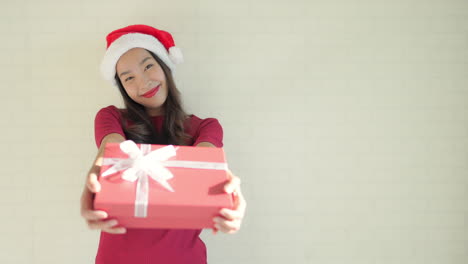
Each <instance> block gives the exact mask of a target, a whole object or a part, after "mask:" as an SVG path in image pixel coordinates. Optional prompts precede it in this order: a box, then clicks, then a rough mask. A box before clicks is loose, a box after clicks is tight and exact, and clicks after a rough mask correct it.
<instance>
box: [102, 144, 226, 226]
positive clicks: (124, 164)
mask: <svg viewBox="0 0 468 264" xmlns="http://www.w3.org/2000/svg"><path fill="white" fill-rule="evenodd" d="M227 181H228V176H227V163H226V159H225V155H224V151H223V149H222V148H209V147H189V146H172V145H149V144H135V143H134V142H133V141H130V140H127V141H125V142H122V143H120V144H119V143H108V144H106V146H105V149H104V160H103V165H102V167H101V173H100V177H99V182H100V184H101V190H100V191H99V192H98V193H96V196H95V199H94V208H95V210H103V211H106V212H107V213H108V215H109V218H111V219H117V220H118V222H119V226H123V227H127V228H181V229H201V228H213V217H215V216H217V215H218V213H219V210H220V209H221V208H231V209H232V208H233V197H232V195H231V194H227V193H226V192H225V191H224V185H225V184H226V183H227Z"/></svg>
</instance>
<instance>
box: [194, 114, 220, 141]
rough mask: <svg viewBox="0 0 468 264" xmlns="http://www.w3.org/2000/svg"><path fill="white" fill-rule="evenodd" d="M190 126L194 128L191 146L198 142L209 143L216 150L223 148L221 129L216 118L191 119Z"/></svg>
mask: <svg viewBox="0 0 468 264" xmlns="http://www.w3.org/2000/svg"><path fill="white" fill-rule="evenodd" d="M192 125H194V127H197V128H196V132H195V133H194V137H193V140H194V142H193V146H196V145H197V144H198V143H200V142H210V143H211V144H213V145H215V146H216V147H218V148H221V147H223V128H222V127H221V124H220V123H219V122H218V120H217V119H216V118H206V119H200V118H198V117H196V116H193V118H192Z"/></svg>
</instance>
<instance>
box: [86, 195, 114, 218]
mask: <svg viewBox="0 0 468 264" xmlns="http://www.w3.org/2000/svg"><path fill="white" fill-rule="evenodd" d="M92 196H93V194H92V193H91V192H90V191H89V190H88V189H86V188H85V189H84V190H83V195H82V196H81V216H83V218H85V219H87V220H99V219H104V218H107V217H108V215H107V213H106V212H104V211H100V210H93V197H92Z"/></svg>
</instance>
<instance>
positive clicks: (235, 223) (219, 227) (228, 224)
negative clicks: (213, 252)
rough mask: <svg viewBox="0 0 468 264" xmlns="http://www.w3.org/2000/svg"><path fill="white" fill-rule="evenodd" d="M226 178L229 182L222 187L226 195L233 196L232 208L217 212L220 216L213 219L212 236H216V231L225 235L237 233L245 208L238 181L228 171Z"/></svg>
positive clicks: (245, 204)
mask: <svg viewBox="0 0 468 264" xmlns="http://www.w3.org/2000/svg"><path fill="white" fill-rule="evenodd" d="M228 177H229V178H230V180H229V181H228V182H227V183H226V185H224V190H225V191H226V192H227V193H232V194H234V195H233V197H234V208H233V209H232V210H231V209H227V208H223V209H221V210H220V211H219V214H220V215H221V216H217V217H215V218H213V221H214V223H215V224H214V227H215V228H214V229H213V233H214V234H216V232H217V231H221V232H224V233H227V234H233V233H236V232H237V231H239V229H240V226H241V224H242V219H243V218H244V214H245V208H246V206H247V203H246V202H245V199H244V196H242V192H241V188H240V179H239V178H238V177H237V176H235V175H234V174H232V172H231V171H230V170H228Z"/></svg>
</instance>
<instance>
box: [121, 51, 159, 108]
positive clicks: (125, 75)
mask: <svg viewBox="0 0 468 264" xmlns="http://www.w3.org/2000/svg"><path fill="white" fill-rule="evenodd" d="M116 71H117V75H118V76H119V79H120V82H121V83H122V85H123V87H124V89H125V91H126V92H127V94H128V96H130V98H132V100H133V101H135V102H136V103H139V104H141V105H143V106H144V107H145V108H146V112H147V113H148V114H149V115H150V116H156V115H163V114H164V109H163V105H164V102H165V101H166V98H167V93H168V91H167V84H166V76H165V75H164V72H163V69H162V68H161V66H160V65H159V64H158V62H157V61H156V60H155V59H154V58H153V56H151V54H150V53H149V52H148V51H147V50H145V49H143V48H133V49H131V50H129V51H127V52H126V53H124V54H123V55H122V56H121V57H120V59H119V60H118V61H117V65H116Z"/></svg>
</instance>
